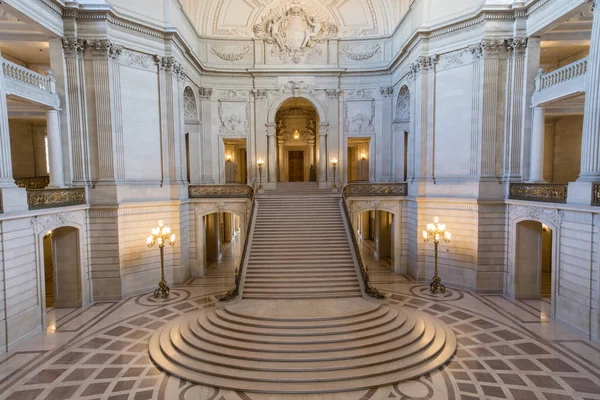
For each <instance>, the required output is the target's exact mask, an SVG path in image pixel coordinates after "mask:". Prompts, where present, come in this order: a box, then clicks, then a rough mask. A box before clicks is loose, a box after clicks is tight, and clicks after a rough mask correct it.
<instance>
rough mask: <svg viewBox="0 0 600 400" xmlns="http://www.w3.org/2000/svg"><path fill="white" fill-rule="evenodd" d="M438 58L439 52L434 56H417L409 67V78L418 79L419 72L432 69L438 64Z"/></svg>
mask: <svg viewBox="0 0 600 400" xmlns="http://www.w3.org/2000/svg"><path fill="white" fill-rule="evenodd" d="M438 59H439V57H438V55H437V54H434V55H432V56H420V57H417V59H416V60H415V61H413V62H412V63H411V64H410V66H409V67H408V68H409V72H408V77H409V79H416V78H417V75H418V74H420V73H423V72H428V71H430V70H432V69H433V68H434V67H435V64H437V62H438Z"/></svg>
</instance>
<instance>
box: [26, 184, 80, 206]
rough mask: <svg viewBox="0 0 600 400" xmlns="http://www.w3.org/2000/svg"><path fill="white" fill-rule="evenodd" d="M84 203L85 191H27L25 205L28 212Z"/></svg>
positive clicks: (77, 189) (78, 189)
mask: <svg viewBox="0 0 600 400" xmlns="http://www.w3.org/2000/svg"><path fill="white" fill-rule="evenodd" d="M85 203H86V199H85V189H80V188H76V189H71V188H70V189H27V204H28V205H29V209H30V210H35V209H38V208H53V207H68V206H75V205H80V204H85Z"/></svg>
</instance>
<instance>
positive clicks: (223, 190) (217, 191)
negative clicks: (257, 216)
mask: <svg viewBox="0 0 600 400" xmlns="http://www.w3.org/2000/svg"><path fill="white" fill-rule="evenodd" d="M188 193H189V196H190V199H218V198H223V199H250V200H253V199H254V188H253V187H252V186H248V185H238V184H232V185H192V186H190V187H189V188H188Z"/></svg>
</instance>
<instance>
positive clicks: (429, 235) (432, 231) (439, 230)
mask: <svg viewBox="0 0 600 400" xmlns="http://www.w3.org/2000/svg"><path fill="white" fill-rule="evenodd" d="M451 238H452V235H450V232H448V231H447V230H446V225H444V224H440V219H439V218H438V217H435V218H433V224H427V229H426V230H424V231H423V240H424V241H425V242H426V243H427V242H429V241H431V240H432V241H433V243H434V244H435V272H434V274H433V279H432V280H431V284H430V285H429V290H430V291H431V293H435V292H437V291H438V289H439V291H440V292H441V293H444V292H445V291H446V286H444V285H442V280H441V279H440V277H439V276H438V245H439V244H440V240H444V242H446V243H450V239H451Z"/></svg>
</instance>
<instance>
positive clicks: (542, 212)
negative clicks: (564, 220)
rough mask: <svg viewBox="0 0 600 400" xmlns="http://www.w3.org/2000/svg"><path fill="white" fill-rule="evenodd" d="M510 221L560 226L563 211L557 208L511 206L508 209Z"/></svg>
mask: <svg viewBox="0 0 600 400" xmlns="http://www.w3.org/2000/svg"><path fill="white" fill-rule="evenodd" d="M508 212H509V215H510V219H512V220H515V219H530V220H533V221H543V222H551V223H553V224H555V225H558V224H559V222H560V220H561V216H562V214H563V212H562V211H559V210H557V209H555V208H546V207H539V206H517V205H511V206H510V207H509V209H508Z"/></svg>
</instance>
